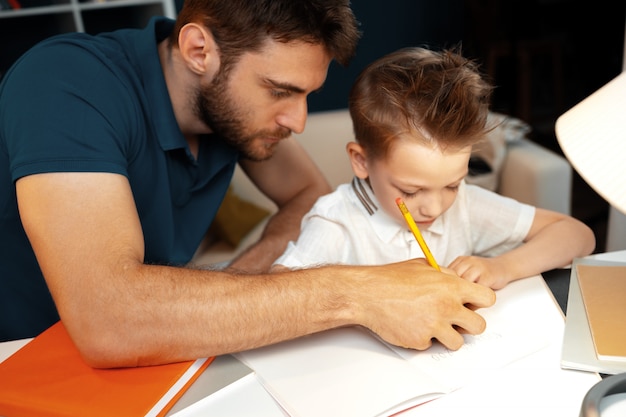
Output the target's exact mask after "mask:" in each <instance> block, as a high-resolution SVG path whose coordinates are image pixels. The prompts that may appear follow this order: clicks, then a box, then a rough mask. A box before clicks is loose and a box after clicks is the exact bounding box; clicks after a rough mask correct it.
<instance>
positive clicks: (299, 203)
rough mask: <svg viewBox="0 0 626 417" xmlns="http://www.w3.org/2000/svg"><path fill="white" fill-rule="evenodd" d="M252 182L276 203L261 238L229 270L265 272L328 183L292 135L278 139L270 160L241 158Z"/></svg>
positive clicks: (324, 192) (298, 230)
mask: <svg viewBox="0 0 626 417" xmlns="http://www.w3.org/2000/svg"><path fill="white" fill-rule="evenodd" d="M240 165H241V167H242V168H243V170H244V172H245V173H246V174H247V175H248V177H250V179H251V180H252V182H253V183H254V184H255V185H256V186H257V187H258V188H259V189H260V190H261V191H262V192H263V193H264V194H265V195H267V196H268V197H269V198H270V199H271V200H272V201H274V202H275V203H276V205H277V206H278V212H277V213H276V214H274V215H273V216H272V217H271V218H270V220H269V222H268V223H267V226H266V227H265V230H264V231H263V234H262V236H261V239H260V240H259V241H258V242H257V243H256V244H254V245H252V246H251V247H250V248H248V249H247V250H246V251H245V252H244V253H242V254H241V255H240V256H239V257H238V258H237V259H235V260H234V261H233V262H232V263H231V264H230V267H229V270H233V271H244V272H249V273H258V272H266V271H268V270H269V268H270V266H271V265H272V263H273V262H274V261H275V260H276V258H278V257H279V256H280V255H281V254H282V253H283V252H284V250H285V249H286V247H287V243H288V242H289V241H290V240H296V239H297V238H298V234H299V233H300V221H301V220H302V216H304V215H305V214H306V213H307V212H308V211H309V209H310V208H311V207H312V206H313V204H314V203H315V201H317V199H318V198H319V197H320V196H322V195H324V194H327V193H329V192H330V191H331V188H330V185H329V184H328V182H327V181H326V179H325V178H324V176H323V174H322V173H321V171H320V170H319V168H318V167H317V166H316V165H315V163H314V162H313V160H312V159H311V158H310V157H309V155H308V154H307V153H306V151H305V150H304V148H302V146H301V145H300V144H299V143H298V142H297V141H296V140H295V139H294V138H293V137H292V138H290V139H286V140H284V141H282V142H281V143H280V144H279V145H278V147H277V148H276V152H275V154H274V155H273V156H272V158H271V159H269V160H267V161H263V162H252V161H241V162H240Z"/></svg>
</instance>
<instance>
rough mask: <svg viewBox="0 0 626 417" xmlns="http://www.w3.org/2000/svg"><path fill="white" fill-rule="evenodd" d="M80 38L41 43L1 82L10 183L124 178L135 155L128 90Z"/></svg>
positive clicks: (133, 113) (100, 53)
mask: <svg viewBox="0 0 626 417" xmlns="http://www.w3.org/2000/svg"><path fill="white" fill-rule="evenodd" d="M81 40H82V38H81V37H80V36H77V37H76V38H72V39H64V40H62V39H55V38H53V39H51V40H49V41H45V42H44V43H42V44H40V45H39V46H37V47H36V50H37V53H27V54H26V55H24V56H23V57H22V58H21V59H20V60H19V61H18V62H17V63H16V65H15V66H14V67H13V68H12V70H11V71H10V72H9V73H7V74H6V76H5V77H7V80H5V81H6V82H5V83H4V86H3V89H2V91H1V92H0V93H1V94H2V96H3V103H10V104H8V105H5V106H4V107H2V108H0V120H1V122H2V129H3V132H2V136H3V138H5V140H6V146H7V150H8V153H9V159H10V161H11V162H10V170H11V176H12V179H13V181H15V180H17V179H18V178H20V177H23V176H26V175H31V174H36V173H43V172H61V171H65V172H68V171H73V172H87V171H89V172H113V173H119V174H122V175H126V174H127V173H126V166H127V160H128V159H129V158H132V152H133V151H135V152H136V151H137V150H136V149H133V144H132V138H133V137H134V136H136V134H135V132H134V129H135V128H136V124H135V123H133V118H135V120H136V117H137V114H136V112H137V110H136V106H134V105H133V102H132V100H131V99H130V95H129V88H132V87H130V86H129V85H128V84H126V83H125V82H123V81H122V80H121V79H120V78H121V77H120V76H119V75H120V74H116V70H115V69H114V68H113V67H112V65H107V62H108V61H107V59H106V50H97V49H95V48H91V49H89V48H87V47H86V45H83V44H82V43H81ZM109 61H110V59H109ZM68 62H71V63H72V65H68V64H67V63H68Z"/></svg>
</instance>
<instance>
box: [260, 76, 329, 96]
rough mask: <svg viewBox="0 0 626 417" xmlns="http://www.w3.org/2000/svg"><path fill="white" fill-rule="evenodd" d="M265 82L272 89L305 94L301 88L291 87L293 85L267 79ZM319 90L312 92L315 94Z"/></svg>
mask: <svg viewBox="0 0 626 417" xmlns="http://www.w3.org/2000/svg"><path fill="white" fill-rule="evenodd" d="M265 82H267V83H268V84H271V85H272V86H273V87H274V88H280V89H283V90H288V91H293V92H294V93H299V94H305V93H306V90H304V89H302V88H300V87H298V86H296V85H293V84H289V83H283V82H280V81H276V80H272V79H269V78H266V79H265ZM319 90H321V87H320V88H318V89H316V90H314V91H313V92H316V91H319Z"/></svg>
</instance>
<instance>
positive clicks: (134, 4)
mask: <svg viewBox="0 0 626 417" xmlns="http://www.w3.org/2000/svg"><path fill="white" fill-rule="evenodd" d="M18 1H19V0H18ZM27 1H28V0H22V2H23V3H22V8H21V9H16V10H0V77H1V76H2V74H3V73H4V72H5V71H6V70H7V69H8V68H9V67H10V65H11V64H12V63H13V62H14V61H15V60H16V59H17V58H18V57H19V56H20V55H21V54H23V53H24V52H26V50H28V49H29V48H30V47H32V46H33V45H34V44H35V43H37V42H39V41H41V40H43V39H45V38H47V37H50V36H52V35H56V34H59V33H66V32H87V33H98V32H102V31H110V30H115V29H119V28H122V27H138V28H139V27H143V26H145V25H146V24H147V23H148V21H149V20H150V18H151V17H152V16H155V15H160V16H167V17H170V18H172V19H173V18H175V17H176V7H175V5H174V0H107V1H86V2H81V1H78V0H51V3H52V4H50V5H45V6H37V7H24V3H26V2H27Z"/></svg>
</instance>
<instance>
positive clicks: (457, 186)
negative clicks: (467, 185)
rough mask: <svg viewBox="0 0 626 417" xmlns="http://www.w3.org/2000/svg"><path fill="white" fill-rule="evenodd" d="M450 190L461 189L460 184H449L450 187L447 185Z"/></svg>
mask: <svg viewBox="0 0 626 417" xmlns="http://www.w3.org/2000/svg"><path fill="white" fill-rule="evenodd" d="M446 188H447V189H448V190H450V191H458V189H459V185H458V184H457V185H449V186H448V187H446Z"/></svg>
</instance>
